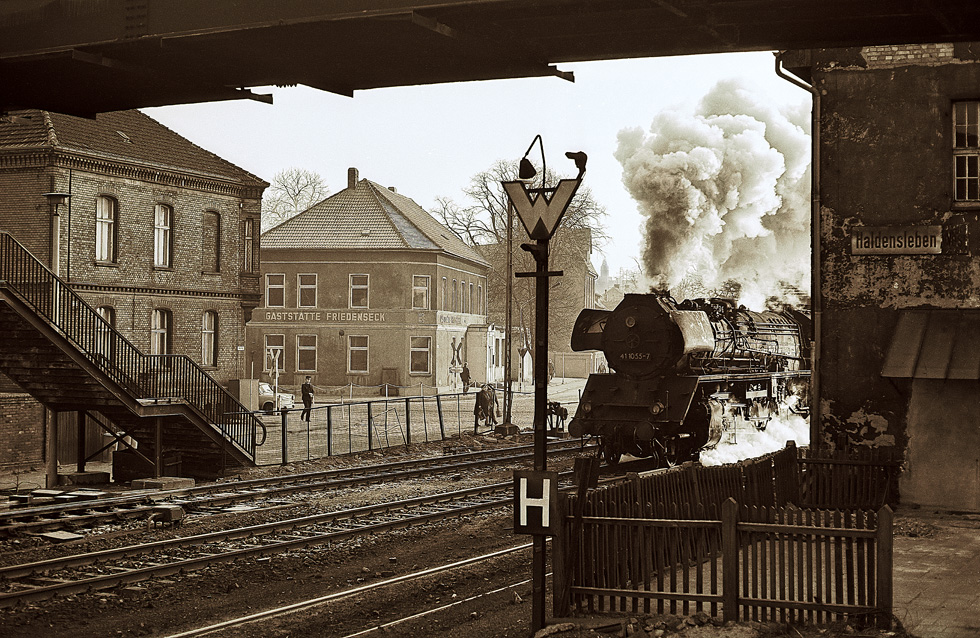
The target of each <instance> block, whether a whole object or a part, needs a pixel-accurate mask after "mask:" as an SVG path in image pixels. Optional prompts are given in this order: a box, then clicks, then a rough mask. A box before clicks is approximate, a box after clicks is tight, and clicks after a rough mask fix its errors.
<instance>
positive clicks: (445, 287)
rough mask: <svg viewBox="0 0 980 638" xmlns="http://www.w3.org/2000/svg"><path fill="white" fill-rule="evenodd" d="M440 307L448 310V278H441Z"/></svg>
mask: <svg viewBox="0 0 980 638" xmlns="http://www.w3.org/2000/svg"><path fill="white" fill-rule="evenodd" d="M442 309H443V310H449V280H448V279H446V278H445V277H443V278H442Z"/></svg>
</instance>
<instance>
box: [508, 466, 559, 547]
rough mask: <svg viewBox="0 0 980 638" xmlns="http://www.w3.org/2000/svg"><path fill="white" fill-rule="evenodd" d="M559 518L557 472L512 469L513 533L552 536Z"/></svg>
mask: <svg viewBox="0 0 980 638" xmlns="http://www.w3.org/2000/svg"><path fill="white" fill-rule="evenodd" d="M560 524H561V521H559V520H558V472H541V471H534V470H514V533H515V534H536V535H554V534H555V533H556V531H557V529H558V525H560Z"/></svg>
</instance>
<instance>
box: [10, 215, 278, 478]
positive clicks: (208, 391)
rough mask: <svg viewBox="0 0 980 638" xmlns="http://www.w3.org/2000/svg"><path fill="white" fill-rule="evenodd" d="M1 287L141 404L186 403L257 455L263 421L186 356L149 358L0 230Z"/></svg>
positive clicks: (240, 445) (220, 430) (230, 440)
mask: <svg viewBox="0 0 980 638" xmlns="http://www.w3.org/2000/svg"><path fill="white" fill-rule="evenodd" d="M0 286H5V287H6V288H8V289H9V290H11V291H13V292H14V293H15V294H16V295H17V296H18V297H19V298H20V299H21V300H23V301H24V303H26V304H27V305H29V306H30V307H31V308H32V309H33V310H34V311H35V312H36V313H37V314H38V315H39V316H40V317H42V318H43V319H45V320H46V321H48V322H49V323H50V324H51V325H52V326H53V327H54V328H55V329H57V330H58V332H59V333H61V335H62V336H64V337H65V338H66V339H67V340H68V341H69V342H71V343H72V345H74V346H75V347H76V348H77V349H78V351H79V352H80V353H82V354H83V355H84V356H85V358H86V359H88V361H89V362H91V364H92V365H94V366H95V367H97V368H98V369H99V370H100V371H101V372H102V373H103V374H105V375H106V376H107V377H108V378H110V379H112V381H113V382H114V383H116V384H117V385H118V386H120V387H121V388H123V389H124V390H125V391H126V392H128V393H129V394H130V395H131V396H133V397H134V398H136V399H141V400H146V399H149V400H154V399H162V398H168V399H182V400H184V401H185V402H186V403H187V405H188V406H190V407H191V408H192V409H194V410H195V411H196V412H198V414H199V415H200V416H201V417H203V418H204V419H205V420H206V421H207V422H208V423H209V424H210V425H211V426H212V427H214V428H215V429H217V430H218V431H219V432H220V433H221V435H222V436H223V437H224V439H225V440H226V441H228V442H231V443H233V444H234V445H236V446H237V447H239V448H240V449H241V450H242V451H243V452H244V453H246V454H247V455H248V456H249V457H250V458H253V459H254V457H255V433H256V429H257V428H261V427H262V425H261V423H260V422H259V420H258V419H257V418H256V417H255V416H254V415H251V414H249V413H247V412H245V408H244V407H243V406H242V405H241V404H240V403H239V402H238V400H237V399H235V397H234V396H232V395H231V394H230V393H229V392H228V391H227V390H225V389H224V388H223V387H222V386H221V385H220V384H219V383H218V382H217V381H215V380H214V379H213V378H212V377H211V376H210V375H209V374H208V373H207V372H205V371H204V370H203V369H201V367H200V366H198V365H197V364H196V363H195V362H194V361H192V360H191V359H190V358H188V357H187V356H184V355H147V354H144V353H143V352H142V351H140V350H139V349H138V348H137V347H136V346H134V345H133V344H132V343H130V342H129V340H127V339H126V338H125V337H123V336H122V335H121V334H120V333H119V332H118V331H116V329H115V328H114V327H113V326H112V325H110V324H109V323H108V322H106V320H105V319H103V318H102V316H100V315H99V313H98V312H96V311H95V310H94V309H93V308H92V307H91V306H89V305H88V304H87V303H86V302H85V301H84V300H83V299H82V298H81V297H80V296H79V295H78V294H77V293H75V291H74V290H72V289H71V287H70V286H69V285H68V284H67V283H66V282H65V281H63V280H62V279H60V278H59V277H58V276H57V275H55V274H54V273H52V272H51V271H50V270H49V269H48V268H47V267H46V266H45V265H44V264H42V263H41V262H40V261H38V259H37V258H36V257H34V255H32V254H31V253H30V252H29V251H28V250H27V249H26V248H24V246H22V245H21V244H20V243H19V242H18V241H17V240H16V239H14V238H13V237H12V236H10V234H8V233H6V232H4V231H0Z"/></svg>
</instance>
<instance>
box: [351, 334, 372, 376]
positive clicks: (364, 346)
mask: <svg viewBox="0 0 980 638" xmlns="http://www.w3.org/2000/svg"><path fill="white" fill-rule="evenodd" d="M367 371H368V338H367V337H363V336H355V335H348V337H347V373H348V374H367Z"/></svg>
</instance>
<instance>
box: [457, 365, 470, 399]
mask: <svg viewBox="0 0 980 638" xmlns="http://www.w3.org/2000/svg"><path fill="white" fill-rule="evenodd" d="M459 380H460V381H462V382H463V392H464V393H466V392H469V391H470V369H469V368H468V367H467V365H466V362H465V361H464V362H463V369H462V371H460V373H459Z"/></svg>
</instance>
